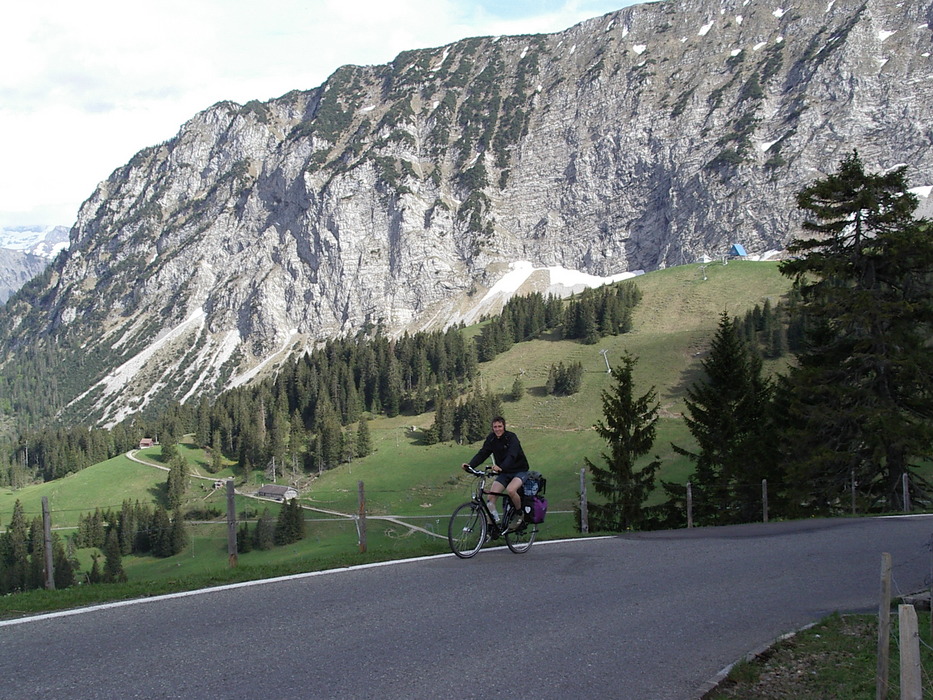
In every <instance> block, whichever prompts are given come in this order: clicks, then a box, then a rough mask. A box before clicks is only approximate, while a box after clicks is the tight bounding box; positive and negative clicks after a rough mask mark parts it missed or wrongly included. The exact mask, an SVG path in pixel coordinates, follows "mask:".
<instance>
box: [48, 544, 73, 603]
mask: <svg viewBox="0 0 933 700" xmlns="http://www.w3.org/2000/svg"><path fill="white" fill-rule="evenodd" d="M52 570H53V571H54V572H55V573H54V578H55V589H56V590H59V591H60V590H62V589H65V588H69V587H70V586H73V585H74V583H75V570H76V566H75V561H74V560H73V558H72V557H69V556H68V553H67V552H66V550H65V547H64V546H63V545H62V541H61V538H60V537H59V536H58V533H55V532H53V533H52Z"/></svg>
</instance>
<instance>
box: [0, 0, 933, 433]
mask: <svg viewBox="0 0 933 700" xmlns="http://www.w3.org/2000/svg"><path fill="white" fill-rule="evenodd" d="M784 5H785V7H777V6H774V7H772V6H771V5H764V4H761V3H751V2H723V3H721V4H720V5H719V6H718V7H716V8H711V7H708V6H706V5H704V3H701V2H698V1H696V0H691V1H688V2H677V3H673V2H665V3H653V4H645V5H636V6H631V7H628V8H625V9H623V10H620V11H618V12H614V13H609V14H607V15H604V16H603V17H598V18H594V19H592V20H588V21H586V22H583V23H581V24H578V25H576V26H574V27H571V28H569V29H567V30H565V31H563V32H558V33H555V34H548V35H529V36H512V37H485V38H484V37H479V38H470V39H464V40H462V41H459V42H455V43H453V44H450V45H447V46H444V47H438V48H433V49H420V50H413V51H406V52H403V53H402V54H399V56H398V57H396V59H395V60H394V61H393V62H391V63H389V64H385V65H382V66H344V67H342V68H340V69H338V70H337V71H335V73H334V74H333V75H332V76H330V77H329V78H328V80H327V81H326V82H325V83H324V84H323V85H322V86H320V87H318V88H314V89H312V90H306V91H293V92H290V93H287V94H286V95H283V96H281V97H279V98H275V99H273V100H269V101H267V102H258V101H254V102H249V103H247V104H245V105H237V104H235V103H231V102H222V103H218V104H216V105H213V106H212V107H210V108H208V109H206V110H204V111H203V112H201V113H199V114H198V115H195V116H194V117H193V118H192V119H191V120H189V121H188V122H186V123H185V124H184V125H183V126H182V128H181V130H180V131H179V133H178V135H177V136H176V137H175V138H174V139H172V140H170V141H168V142H165V143H163V144H158V145H155V146H152V147H150V148H147V149H144V150H143V151H141V152H140V153H138V154H137V155H136V156H134V158H133V159H132V160H131V161H130V162H129V163H128V164H126V165H125V166H123V167H121V168H118V169H117V170H115V171H114V173H113V174H112V175H111V177H110V178H108V179H107V180H106V181H105V182H103V183H101V185H100V186H99V187H98V188H97V189H96V191H95V192H94V193H93V194H92V195H91V197H90V198H89V199H88V200H87V201H86V202H85V203H84V205H83V206H82V207H81V210H80V211H79V213H78V218H77V222H76V224H75V226H74V228H73V229H72V234H71V247H70V250H69V251H68V253H67V255H66V256H64V257H63V258H62V259H61V260H60V262H59V263H58V264H57V266H56V267H55V269H54V270H52V271H51V273H50V274H49V275H48V280H47V282H44V283H43V284H42V285H36V286H37V287H40V288H38V289H30V290H29V292H28V293H24V294H22V295H19V296H17V297H16V298H15V299H14V300H13V303H12V304H10V305H8V309H7V314H6V315H5V317H4V318H3V319H0V320H2V323H0V345H2V347H3V351H4V357H5V358H6V362H9V361H10V359H9V358H11V357H15V355H16V353H17V351H18V349H19V348H22V347H24V346H25V345H27V344H34V345H35V344H38V345H40V346H41V345H43V344H51V343H57V344H58V345H61V346H68V347H72V348H74V347H81V348H82V351H81V353H80V355H81V356H80V357H78V356H77V355H76V354H75V353H76V351H74V350H72V351H71V353H72V354H71V355H69V354H68V353H67V352H66V353H65V354H64V357H63V361H64V366H65V367H66V368H72V370H73V371H77V369H78V368H79V367H84V368H86V369H87V370H88V371H87V381H88V384H87V386H86V387H85V388H84V390H83V391H81V392H79V391H72V392H68V393H69V394H70V395H68V396H64V397H63V399H62V406H60V407H59V408H60V409H63V410H64V413H63V414H62V415H70V416H75V417H83V418H88V419H93V420H102V421H104V422H108V421H114V420H116V419H117V417H119V416H125V415H128V414H129V413H131V412H133V411H135V410H140V409H141V408H144V407H146V406H148V405H151V404H153V403H158V402H160V401H161V402H164V401H166V400H171V399H187V398H190V397H191V396H194V395H196V394H198V393H200V392H206V393H208V394H210V393H216V392H217V391H219V390H221V389H222V388H223V387H225V386H229V385H231V384H232V383H235V382H237V381H239V380H238V378H243V377H248V376H251V375H252V374H253V373H254V372H255V371H256V368H257V367H272V366H274V363H275V359H274V358H275V357H281V356H284V355H287V354H289V353H292V352H300V351H301V350H302V349H303V348H307V347H311V346H313V345H314V344H315V343H318V342H320V341H321V340H322V339H324V338H327V337H330V336H334V335H340V334H348V333H356V332H359V331H360V330H363V329H367V328H375V327H381V328H383V329H384V330H386V331H387V332H389V333H392V334H398V333H402V332H405V331H414V330H418V329H420V328H425V327H427V326H428V325H430V324H432V323H436V324H439V325H443V324H444V323H447V322H448V321H449V320H451V319H455V318H457V315H456V314H457V313H458V310H464V309H469V308H471V306H472V305H474V304H475V303H477V302H478V301H479V300H480V299H482V298H483V297H484V295H485V292H486V291H488V290H489V289H492V288H493V287H494V286H495V284H496V283H497V282H498V280H499V279H500V278H501V277H502V276H503V275H504V274H506V273H507V272H508V270H509V269H510V266H511V265H515V264H520V263H521V264H528V265H531V266H532V267H533V268H549V267H560V268H564V269H567V270H576V271H579V272H584V273H587V274H590V275H593V276H597V277H610V276H612V275H616V274H620V273H624V272H631V271H634V270H641V269H644V270H652V269H658V268H663V267H666V266H670V265H676V264H681V263H686V262H692V261H695V260H699V259H702V258H704V257H719V256H721V255H724V254H726V253H727V251H728V249H729V247H730V246H731V244H733V243H736V242H738V243H742V244H743V245H744V246H745V248H746V249H747V250H749V252H751V253H755V254H762V253H764V252H766V251H768V250H775V249H777V250H779V249H781V248H782V247H783V246H784V245H785V244H786V243H787V242H788V241H789V240H790V238H791V237H792V236H793V235H794V233H795V231H796V228H797V227H798V226H799V223H800V221H799V214H798V212H797V211H796V209H795V207H794V204H793V201H794V200H793V195H794V192H795V191H796V190H798V189H799V188H800V187H801V186H803V185H804V184H806V183H807V182H809V181H811V180H812V179H814V178H815V177H817V176H819V175H820V174H821V173H823V172H826V171H828V170H832V168H833V167H835V165H836V162H837V161H838V160H839V159H841V157H842V156H843V155H844V154H845V153H846V152H848V151H851V150H852V149H853V148H857V149H858V150H859V152H860V154H861V155H862V158H863V161H864V162H865V163H866V165H867V166H868V167H869V168H871V169H887V168H890V167H894V166H895V165H897V164H901V163H903V164H906V165H907V167H908V174H909V177H910V178H911V180H912V182H913V184H914V185H916V186H917V187H920V188H923V187H926V186H928V183H933V146H931V137H930V134H929V133H928V131H929V130H928V129H926V130H925V129H924V127H923V124H924V123H925V122H924V115H925V114H929V113H930V111H931V110H930V107H931V105H930V103H929V98H927V97H926V93H927V92H929V91H924V90H922V85H924V84H929V83H930V81H931V75H933V73H931V63H930V46H931V31H930V20H931V18H933V4H931V3H930V2H927V3H924V4H921V5H911V6H906V5H907V4H906V3H898V2H895V1H894V0H868V1H866V2H856V1H853V0H843V1H839V0H835V1H833V2H828V3H827V4H826V5H825V6H824V5H821V6H820V7H819V8H817V7H814V6H813V5H811V4H804V3H784ZM105 306H106V307H107V308H103V307H105ZM24 331H25V332H24ZM75 385H77V382H75ZM76 397H80V398H78V399H77V400H76Z"/></svg>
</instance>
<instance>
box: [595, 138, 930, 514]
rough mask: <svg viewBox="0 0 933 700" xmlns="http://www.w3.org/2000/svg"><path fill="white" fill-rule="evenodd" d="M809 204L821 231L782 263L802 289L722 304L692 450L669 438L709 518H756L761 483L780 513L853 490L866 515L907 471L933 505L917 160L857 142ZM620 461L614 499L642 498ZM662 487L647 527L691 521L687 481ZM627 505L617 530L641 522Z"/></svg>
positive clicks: (615, 435)
mask: <svg viewBox="0 0 933 700" xmlns="http://www.w3.org/2000/svg"><path fill="white" fill-rule="evenodd" d="M797 202H798V206H799V207H800V208H801V209H802V210H803V211H804V213H805V215H806V221H805V223H804V225H803V228H804V231H805V232H807V233H808V234H810V237H807V238H797V239H794V241H792V243H791V245H790V247H789V252H790V253H791V254H792V255H793V257H791V258H790V259H788V260H786V261H785V262H783V263H781V266H780V270H781V272H782V274H784V275H786V276H788V277H790V278H791V279H792V280H793V282H794V289H793V292H792V293H791V294H790V295H789V296H788V299H787V300H786V302H785V303H782V304H780V305H778V307H777V308H776V309H772V308H771V307H770V304H766V305H765V306H764V307H763V308H762V307H758V308H756V309H755V310H753V311H752V312H750V313H749V314H748V315H746V317H745V318H744V319H742V320H741V321H740V320H739V319H734V318H730V317H729V316H728V315H727V314H723V315H722V317H721V318H720V322H719V326H718V328H717V331H716V333H715V335H714V337H713V339H712V343H711V346H710V350H709V353H708V354H707V355H706V356H705V357H704V359H703V360H702V362H701V366H702V370H703V376H702V377H701V379H699V380H698V381H696V382H695V383H693V384H692V385H691V386H690V387H688V389H687V396H686V415H685V421H686V423H687V427H688V428H689V430H690V434H691V435H692V437H693V439H694V441H695V446H694V447H691V448H689V449H688V448H684V447H679V446H676V445H675V446H673V447H674V449H675V450H676V451H677V452H679V453H680V454H681V455H684V456H685V457H687V458H688V459H689V460H690V461H691V462H692V463H693V465H694V471H693V472H692V474H690V476H689V483H690V486H691V489H692V495H693V515H694V522H695V523H697V524H699V525H722V524H727V523H738V522H748V521H752V520H757V519H759V518H760V517H761V516H762V508H763V499H762V489H761V487H762V482H763V480H767V484H768V506H769V511H770V513H771V514H772V515H774V516H778V517H791V518H793V517H812V516H814V515H834V514H841V513H847V512H850V510H851V508H852V507H853V502H854V504H855V506H854V507H855V508H856V509H857V510H858V512H884V511H891V510H899V509H902V508H903V507H904V505H905V503H904V495H903V492H902V483H903V477H904V476H907V477H908V483H909V488H910V492H909V498H910V500H911V503H912V504H914V505H920V506H921V507H925V506H928V505H929V504H930V502H931V488H930V484H929V483H928V482H927V481H926V480H925V479H924V478H923V477H922V475H921V473H920V471H919V468H920V466H921V464H922V463H923V462H927V463H928V462H929V461H930V460H931V459H933V353H931V352H930V348H931V343H933V222H930V221H929V220H926V219H916V218H914V216H913V214H914V211H915V210H916V207H917V198H916V197H915V196H914V195H913V194H912V193H911V192H910V190H909V188H908V185H907V180H906V176H905V168H903V167H901V168H897V169H894V170H891V171H888V172H886V173H884V174H871V173H866V172H865V170H864V168H863V166H862V163H861V160H860V158H859V156H858V154H857V153H855V152H853V153H852V154H850V155H848V156H847V157H846V158H845V159H844V160H843V161H842V163H841V164H840V167H839V170H838V171H837V172H836V173H833V174H831V175H829V176H828V177H826V178H824V179H820V180H817V181H816V182H815V183H813V184H812V185H810V186H808V187H806V188H804V189H803V190H801V192H800V193H799V194H798V196H797ZM788 351H790V352H792V353H793V358H792V359H793V362H791V363H790V365H789V368H788V369H787V370H786V371H785V372H784V373H782V374H777V375H776V376H775V377H774V379H770V378H768V377H766V376H765V375H764V373H763V369H762V357H763V356H765V357H769V358H777V357H781V356H783V355H784V354H785V353H786V352H788ZM624 370H625V367H623V374H624ZM619 376H622V375H619ZM608 400H609V399H608V398H604V402H608ZM623 405H624V406H626V407H624V408H620V406H623ZM604 406H605V410H606V411H607V412H610V413H618V412H619V411H627V412H629V413H636V412H637V410H641V409H637V410H636V408H635V404H633V403H632V402H631V401H627V402H625V403H624V404H620V403H619V402H618V401H616V403H613V404H610V403H605V404H604ZM612 420H618V416H610V415H607V423H606V425H607V426H609V428H608V429H607V428H606V426H601V429H600V435H601V436H602V437H604V438H605V439H606V440H607V442H608V443H609V444H610V445H624V444H628V442H627V435H628V433H629V432H630V428H627V427H626V426H628V425H631V424H632V423H631V421H629V423H622V424H620V425H618V426H616V427H613V425H614V424H613V422H612ZM646 425H647V423H646ZM627 431H628V432H627ZM628 451H629V452H630V453H631V454H633V455H634V454H638V452H636V451H634V449H633V448H628ZM646 452H647V450H645V449H642V450H641V454H644V453H646ZM613 454H614V455H615V454H616V453H615V452H614V453H613ZM613 462H614V463H615V464H614V465H613V464H611V465H610V466H611V468H612V469H613V470H614V472H613V478H615V479H616V481H617V482H619V483H616V484H615V485H614V487H613V488H612V489H610V490H608V491H605V494H607V498H609V499H610V502H611V499H612V498H617V497H616V496H613V494H615V493H618V492H621V493H625V492H628V493H632V492H635V491H639V490H640V492H641V493H642V494H643V495H644V488H645V484H644V480H643V479H640V478H639V477H637V476H636V475H635V473H634V472H632V467H631V461H630V460H620V459H614V460H613ZM600 478H602V477H600ZM604 480H605V479H604ZM662 486H663V488H664V491H665V492H666V494H667V500H666V502H665V503H664V504H662V505H660V506H658V507H652V508H650V509H649V508H642V510H641V512H640V515H639V517H638V518H636V519H635V520H637V521H638V522H637V524H638V525H639V526H642V527H659V526H664V527H680V526H683V525H684V524H685V520H686V512H687V511H686V503H685V500H686V486H685V485H684V484H683V483H668V482H662ZM648 490H649V491H650V490H651V489H650V488H649V489H648ZM600 492H601V493H603V491H600ZM621 508H622V505H621V501H620V502H619V504H618V505H617V508H616V510H617V516H618V518H617V520H616V521H615V522H614V523H610V525H609V528H610V529H618V528H621V527H630V526H631V525H632V522H633V518H632V517H622V511H621V510H620V509H621Z"/></svg>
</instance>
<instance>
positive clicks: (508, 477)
mask: <svg viewBox="0 0 933 700" xmlns="http://www.w3.org/2000/svg"><path fill="white" fill-rule="evenodd" d="M526 476H528V472H515V473H514V474H500V475H499V476H497V477H496V483H499V484H502V485H503V486H508V485H509V484H510V483H511V482H512V479H521V480H522V481H524V480H525V477H526Z"/></svg>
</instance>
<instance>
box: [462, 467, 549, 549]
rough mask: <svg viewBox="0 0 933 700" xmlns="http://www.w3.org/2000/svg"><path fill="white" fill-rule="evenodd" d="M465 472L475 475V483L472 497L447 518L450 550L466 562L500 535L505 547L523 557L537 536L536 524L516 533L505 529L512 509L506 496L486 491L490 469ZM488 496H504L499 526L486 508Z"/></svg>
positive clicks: (510, 500)
mask: <svg viewBox="0 0 933 700" xmlns="http://www.w3.org/2000/svg"><path fill="white" fill-rule="evenodd" d="M466 471H467V472H469V473H470V474H472V475H473V476H475V477H476V481H475V482H473V497H472V498H471V499H470V500H469V501H467V502H466V503H463V504H462V505H459V506H457V508H456V510H454V512H453V515H451V516H450V523H449V525H448V526H447V541H448V542H449V543H450V549H451V551H452V552H453V553H454V554H456V555H457V556H458V557H460V558H461V559H469V558H470V557H472V556H475V555H476V553H477V552H479V550H480V549H482V548H483V545H484V544H486V543H487V542H491V541H493V540H497V539H499V538H500V537H503V536H504V537H505V544H506V546H507V547H508V548H509V549H510V550H511V551H513V552H515V553H516V554H522V553H524V552H527V551H528V550H529V549H531V545H532V544H534V541H535V537H537V535H538V526H537V524H535V523H531V522H526V521H523V522H522V524H521V525H520V526H519V527H518V528H517V529H516V530H508V529H507V525H508V522H509V520H510V518H511V517H512V513H513V512H514V511H515V506H514V505H513V504H512V499H511V498H508V494H507V493H505V492H502V493H498V494H492V492H491V491H487V490H486V480H487V479H489V478H490V477H493V476H495V472H493V471H492V468H491V467H488V468H486V469H485V470H484V471H480V470H479V469H473V468H472V467H471V468H469V469H466ZM488 495H495V496H504V497H505V498H503V500H502V503H503V506H502V520H501V523H500V522H496V519H495V518H494V517H493V515H492V511H491V510H490V509H489V504H488V503H487V502H486V498H485V496H488Z"/></svg>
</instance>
